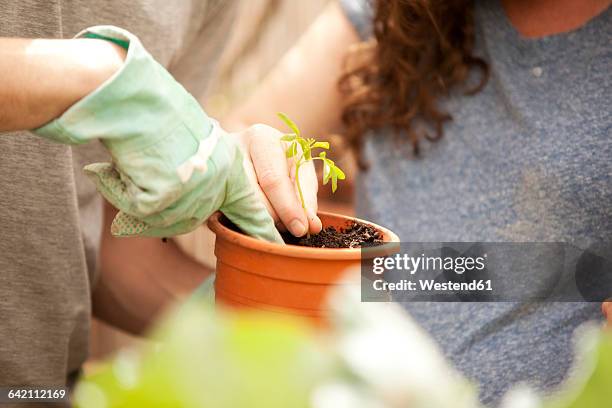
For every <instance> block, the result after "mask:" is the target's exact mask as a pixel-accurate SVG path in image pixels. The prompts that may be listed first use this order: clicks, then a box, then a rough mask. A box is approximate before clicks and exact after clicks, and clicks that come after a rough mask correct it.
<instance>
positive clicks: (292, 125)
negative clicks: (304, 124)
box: [277, 112, 301, 137]
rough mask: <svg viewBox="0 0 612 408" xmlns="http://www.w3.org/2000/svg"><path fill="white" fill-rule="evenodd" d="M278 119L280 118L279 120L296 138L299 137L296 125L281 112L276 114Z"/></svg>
mask: <svg viewBox="0 0 612 408" xmlns="http://www.w3.org/2000/svg"><path fill="white" fill-rule="evenodd" d="M277 115H278V117H279V118H281V120H282V121H283V122H285V124H286V125H287V126H289V127H290V128H291V130H293V132H294V133H295V135H296V136H298V137H300V136H301V135H300V129H299V128H298V127H297V125H296V124H295V123H294V122H293V121H292V120H291V119H289V117H288V116H287V115H285V114H284V113H283V112H278V113H277Z"/></svg>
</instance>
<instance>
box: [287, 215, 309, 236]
mask: <svg viewBox="0 0 612 408" xmlns="http://www.w3.org/2000/svg"><path fill="white" fill-rule="evenodd" d="M289 231H290V232H291V233H292V234H293V235H295V236H296V237H301V236H302V235H304V234H306V226H305V225H304V223H303V222H302V221H300V220H298V219H297V218H296V219H294V220H293V221H291V223H289Z"/></svg>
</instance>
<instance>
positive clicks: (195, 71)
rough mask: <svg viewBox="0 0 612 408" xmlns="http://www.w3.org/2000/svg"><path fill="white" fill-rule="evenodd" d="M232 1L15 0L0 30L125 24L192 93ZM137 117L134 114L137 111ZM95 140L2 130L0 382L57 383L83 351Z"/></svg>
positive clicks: (94, 219)
mask: <svg viewBox="0 0 612 408" xmlns="http://www.w3.org/2000/svg"><path fill="white" fill-rule="evenodd" d="M234 5H235V2H233V1H221V0H206V1H204V0H193V1H182V2H179V3H177V2H172V1H165V0H153V1H145V0H131V1H125V0H109V1H89V0H85V1H79V2H77V3H75V2H72V1H68V0H48V1H35V0H9V1H3V2H1V3H0V21H1V23H0V37H28V38H71V37H73V36H74V35H75V34H76V33H78V32H79V31H81V30H82V29H84V28H86V27H88V26H92V25H99V24H112V25H116V26H120V27H123V28H126V29H128V30H130V31H132V32H133V33H135V34H136V35H137V36H138V37H140V39H141V40H142V42H143V44H144V46H145V47H146V48H147V49H148V50H149V51H150V52H151V53H152V55H153V56H154V57H155V58H156V59H157V60H158V61H159V62H160V63H161V64H163V65H164V66H166V67H168V69H169V70H170V72H171V73H172V74H173V75H174V76H175V77H176V78H177V79H178V80H179V81H180V82H181V83H182V84H183V85H184V86H185V87H186V88H187V89H188V90H189V91H190V92H191V93H192V94H194V95H195V96H196V97H197V96H202V94H203V92H204V90H205V87H206V85H207V80H208V79H209V77H210V76H211V73H212V71H213V69H214V66H215V63H216V62H217V60H218V57H219V54H220V52H221V50H222V47H223V45H224V43H225V41H226V39H227V38H228V33H229V30H230V28H231V22H232V19H233V15H234V12H233V11H234V8H235V7H234ZM134 120H138V118H134ZM107 160H108V158H107V156H106V153H105V151H104V149H103V148H102V147H101V145H100V144H99V143H90V144H88V145H84V146H79V147H78V148H71V147H69V146H64V145H59V144H55V143H52V142H49V141H47V140H43V139H41V138H39V137H36V136H34V135H32V134H30V133H28V132H16V133H6V134H0V231H1V236H2V239H0V385H1V386H6V385H60V384H64V383H65V382H66V381H67V378H68V377H71V376H73V375H74V373H76V372H78V370H79V368H80V366H81V364H82V363H83V361H84V360H85V358H86V357H87V343H88V335H89V324H90V314H91V301H90V297H91V287H92V285H93V284H94V283H95V270H96V255H97V252H98V246H99V240H100V232H101V220H102V218H101V209H102V206H101V203H102V201H101V198H100V196H99V195H98V194H96V192H95V189H94V187H93V184H92V183H90V182H89V181H88V180H87V179H86V178H85V177H84V176H83V173H82V170H81V169H82V168H83V165H84V164H88V163H92V162H96V161H107Z"/></svg>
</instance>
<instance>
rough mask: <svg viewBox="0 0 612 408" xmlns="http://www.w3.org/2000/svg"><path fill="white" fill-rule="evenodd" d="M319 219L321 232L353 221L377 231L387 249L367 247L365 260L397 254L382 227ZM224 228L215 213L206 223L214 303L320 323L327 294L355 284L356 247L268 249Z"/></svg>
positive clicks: (338, 218)
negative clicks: (211, 238) (211, 244)
mask: <svg viewBox="0 0 612 408" xmlns="http://www.w3.org/2000/svg"><path fill="white" fill-rule="evenodd" d="M318 215H319V217H320V218H321V221H322V222H323V226H324V227H326V226H330V225H331V226H334V227H336V228H343V227H345V226H347V225H349V223H350V222H351V221H353V220H354V221H359V222H362V223H364V224H368V225H371V226H373V227H374V228H376V229H377V230H379V231H380V232H382V234H383V240H384V241H385V242H387V243H388V244H386V245H381V246H378V247H373V248H368V251H367V254H364V255H363V256H364V257H365V258H366V259H369V258H374V257H376V256H383V255H388V254H391V253H394V252H397V251H398V250H399V238H398V237H397V235H395V234H394V233H393V232H392V231H390V230H388V229H386V228H383V227H381V226H378V225H376V224H372V223H370V222H367V221H363V220H359V219H357V218H352V217H346V216H342V215H337V214H331V213H324V212H321V213H319V214H318ZM226 224H227V220H226V219H225V217H224V216H223V215H222V214H221V213H216V214H214V215H213V216H212V217H211V218H210V219H209V221H208V226H209V227H210V229H211V230H212V231H213V232H214V233H215V234H216V236H217V238H216V243H215V255H216V256H217V276H216V279H215V298H216V301H217V302H218V303H221V304H225V305H229V306H232V307H238V308H252V309H259V310H267V311H272V312H277V313H283V314H292V315H297V316H303V317H306V318H308V319H310V320H314V321H317V322H321V321H324V320H325V318H326V315H327V311H328V308H327V302H326V300H327V299H326V298H327V295H328V294H329V292H330V290H331V289H333V288H334V287H336V286H337V285H340V284H357V285H359V283H360V265H361V259H362V251H361V249H359V248H346V249H332V248H308V247H300V246H295V245H278V244H272V243H269V242H264V241H260V240H257V239H254V238H251V237H249V236H247V235H245V234H242V233H240V232H237V231H234V230H232V229H230V228H228V227H227V226H226ZM364 252H365V251H364ZM347 273H348V275H349V278H348V280H347ZM340 280H342V282H340Z"/></svg>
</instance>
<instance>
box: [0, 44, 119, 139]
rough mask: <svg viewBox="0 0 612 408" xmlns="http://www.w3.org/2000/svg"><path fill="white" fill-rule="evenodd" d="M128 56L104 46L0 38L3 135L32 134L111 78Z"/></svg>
mask: <svg viewBox="0 0 612 408" xmlns="http://www.w3.org/2000/svg"><path fill="white" fill-rule="evenodd" d="M124 58H125V50H124V49H123V48H121V47H119V46H118V45H115V44H113V43H111V42H108V41H104V40H94V39H75V40H46V39H17V38H0V131H12V130H25V129H34V128H37V127H40V126H42V125H44V124H45V123H47V122H49V121H51V120H52V119H54V118H56V117H58V116H60V115H61V114H62V113H63V112H64V111H65V110H66V109H68V108H69V107H70V106H71V105H73V104H74V103H75V102H76V101H78V100H79V99H81V98H83V97H84V96H85V95H87V94H89V93H90V92H91V91H93V90H94V89H96V88H97V87H98V86H99V85H101V84H102V83H103V82H104V81H105V80H106V79H108V78H110V77H111V76H112V75H113V73H115V72H116V71H117V70H118V69H119V68H120V67H121V65H122V63H123V60H124Z"/></svg>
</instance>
